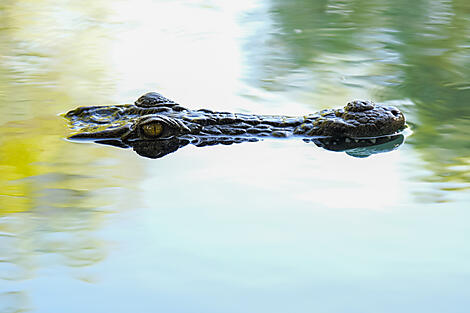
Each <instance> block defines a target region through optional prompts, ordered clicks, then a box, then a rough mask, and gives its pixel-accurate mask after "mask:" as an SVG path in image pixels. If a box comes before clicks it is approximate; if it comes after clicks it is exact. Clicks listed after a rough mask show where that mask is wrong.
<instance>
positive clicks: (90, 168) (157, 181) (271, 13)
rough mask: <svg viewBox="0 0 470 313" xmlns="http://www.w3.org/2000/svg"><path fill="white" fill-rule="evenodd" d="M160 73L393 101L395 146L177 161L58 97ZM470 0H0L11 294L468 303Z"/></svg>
mask: <svg viewBox="0 0 470 313" xmlns="http://www.w3.org/2000/svg"><path fill="white" fill-rule="evenodd" d="M148 91H158V92H161V93H162V94H163V95H165V96H168V97H169V98H171V99H174V100H176V101H177V102H179V103H182V104H183V105H184V106H186V107H189V108H207V109H213V110H220V111H229V112H242V113H259V114H282V115H292V116H298V115H303V114H307V113H311V112H315V111H318V110H320V109H324V108H336V107H341V106H343V105H344V104H346V103H347V102H348V101H351V100H353V99H371V100H373V101H375V102H377V103H382V104H389V105H394V106H396V107H398V108H399V109H400V110H401V111H402V112H404V113H405V115H406V117H407V123H408V126H409V131H408V133H407V137H406V140H405V142H404V143H403V144H402V145H401V146H400V147H398V148H397V149H395V150H393V151H391V152H387V153H380V154H374V155H371V156H369V157H366V158H355V157H352V156H351V155H348V154H346V153H344V152H332V151H327V150H325V149H321V148H319V147H316V146H315V145H314V144H312V143H305V142H302V141H301V140H288V139H287V140H285V139H277V140H276V139H267V140H263V141H261V142H253V143H241V144H234V145H229V146H223V145H218V146H211V147H195V146H191V145H188V146H185V147H183V148H181V149H179V150H178V151H177V152H175V153H171V154H168V155H167V156H165V157H164V158H161V159H156V160H154V159H149V158H144V157H141V156H139V155H138V154H136V153H135V152H134V151H132V150H131V149H120V148H116V147H112V146H107V145H98V144H94V143H87V142H71V141H68V140H66V139H65V138H66V137H67V136H68V135H70V133H71V132H70V129H69V124H68V122H67V120H66V119H64V118H63V116H62V115H61V114H63V113H64V112H67V111H69V110H71V109H73V108H75V107H77V106H82V105H103V104H114V103H132V102H133V101H134V100H135V99H136V98H137V97H139V96H140V95H141V94H143V93H145V92H148ZM469 100H470V2H468V1H466V0H446V1H444V0H441V1H434V0H427V1H412V2H409V1H408V2H405V1H390V0H378V1H375V0H374V1H359V0H351V1H345V0H343V1H339V0H338V1H334V0H318V1H306V0H291V1H278V0H242V1H237V2H233V3H218V2H216V1H184V0H181V1H163V0H160V1H151V0H144V1H134V2H132V3H131V2H125V1H107V0H104V1H81V2H63V3H59V2H54V1H37V2H30V1H3V2H0V312H1V313H4V312H5V313H11V312H110V311H112V312H156V311H162V312H329V313H330V312H348V313H350V312H361V313H362V312H374V313H376V312H427V313H428V312H451V313H456V312H467V311H468V309H467V308H468V307H469V305H470V300H469V297H468V290H469V287H468V285H469V284H470V265H469V262H468V259H469V258H470V249H469V247H468V244H467V238H468V237H469V236H470V227H469V222H468V221H469V220H470V213H469V208H470V205H469V203H470V192H469V190H470V141H469V138H470V105H469V103H470V101H469Z"/></svg>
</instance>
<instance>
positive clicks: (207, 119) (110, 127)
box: [65, 92, 405, 154]
mask: <svg viewBox="0 0 470 313" xmlns="http://www.w3.org/2000/svg"><path fill="white" fill-rule="evenodd" d="M65 116H66V118H68V119H70V121H71V122H72V126H73V128H74V129H75V130H77V131H78V132H77V133H76V134H74V135H72V136H70V139H92V140H95V141H99V142H101V143H108V144H113V145H117V146H121V147H126V146H127V147H128V146H132V147H134V149H135V147H136V146H139V147H140V148H139V149H140V150H148V149H150V147H151V146H153V147H155V146H158V145H159V144H158V143H155V142H156V141H158V142H160V143H161V142H162V141H163V140H166V141H167V142H166V144H164V145H163V146H165V147H166V148H168V147H170V146H171V149H173V148H175V147H181V146H183V145H185V144H187V143H192V144H195V145H197V146H203V145H213V144H230V143H237V142H244V141H257V140H259V139H260V138H263V137H269V136H270V137H297V138H302V139H304V140H305V141H313V142H315V143H316V144H317V145H320V146H322V147H325V148H327V149H328V146H329V144H325V142H328V143H332V144H331V145H333V146H336V147H333V146H332V149H330V150H339V151H342V150H346V149H348V148H356V147H358V146H364V142H367V145H369V146H370V145H373V144H376V143H377V141H378V142H379V143H384V141H387V140H393V139H396V136H397V135H398V132H399V131H401V130H402V129H403V128H404V127H405V117H404V115H403V114H402V113H401V112H400V111H399V110H398V109H397V108H395V107H391V106H383V105H375V104H374V103H372V102H370V101H353V102H350V103H348V104H347V105H346V106H345V107H344V108H341V109H327V110H322V111H320V112H318V113H313V114H308V115H305V116H300V117H288V116H276V115H252V114H241V113H228V112H213V111H210V110H206V109H201V110H190V109H186V108H184V107H182V106H180V105H179V104H177V103H175V102H174V101H171V100H169V99H167V98H165V97H163V96H162V95H160V94H158V93H154V92H151V93H147V94H145V95H143V96H142V97H140V98H139V99H138V100H137V101H136V102H135V104H127V105H110V106H89V107H79V108H77V109H75V110H72V111H70V112H68V113H67V114H66V115H65ZM392 136H393V137H392ZM365 138H367V140H364V139H365ZM152 141H153V142H154V143H153V144H151V143H150V142H152ZM170 141H171V142H170ZM359 142H361V143H359ZM144 145H146V146H147V148H148V149H144ZM160 146H161V145H160ZM343 148H344V149H343ZM160 149H161V147H160ZM171 149H169V150H171ZM176 149H177V148H176ZM154 150H155V149H154ZM172 151H175V149H174V150H172ZM172 151H170V152H172ZM168 153H169V152H168ZM157 154H158V153H157Z"/></svg>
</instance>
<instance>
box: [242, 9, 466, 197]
mask: <svg viewBox="0 0 470 313" xmlns="http://www.w3.org/2000/svg"><path fill="white" fill-rule="evenodd" d="M299 8H302V9H299ZM266 13H269V14H270V16H271V17H272V21H273V24H274V26H273V28H274V29H276V30H277V31H276V32H265V31H264V29H260V30H259V31H258V32H257V33H256V37H253V41H251V39H250V40H249V41H248V44H247V47H251V46H253V49H252V50H251V51H249V52H247V53H248V54H249V56H250V58H249V59H248V61H249V62H250V60H251V61H253V62H252V63H251V72H250V74H251V75H250V79H249V81H250V82H251V83H253V84H257V85H258V86H259V87H261V88H265V89H267V90H272V89H274V90H284V91H285V90H290V91H291V92H293V93H295V92H298V93H304V92H305V90H309V91H311V90H312V89H313V90H315V92H312V93H310V94H308V95H303V98H304V99H305V98H306V99H312V100H311V101H312V102H321V103H327V105H332V106H335V105H337V103H338V101H337V100H335V99H337V98H338V99H343V98H344V97H362V96H366V97H372V98H374V99H377V101H393V103H394V104H396V105H398V106H400V107H401V108H402V109H403V110H404V111H405V112H406V113H407V117H408V121H409V124H410V125H411V127H412V129H413V131H414V135H413V136H412V137H411V138H410V139H409V140H408V144H411V145H412V146H413V147H414V149H415V150H416V151H417V152H419V154H420V155H421V157H422V159H423V161H424V162H423V163H422V165H421V166H423V167H424V168H426V169H429V170H431V171H432V174H431V175H430V176H428V177H423V178H421V179H423V180H424V181H430V182H442V183H446V182H454V183H457V184H456V185H453V187H451V186H449V185H446V184H444V185H443V186H442V188H443V189H445V188H448V189H449V190H465V189H468V188H470V141H469V140H468V138H469V135H470V105H469V101H470V41H469V38H470V18H469V13H470V3H469V2H468V1H466V0H454V1H412V2H408V1H385V0H383V1H326V0H325V1H306V0H294V1H275V0H274V1H271V3H270V5H268V6H267V9H265V11H263V12H262V13H258V14H259V15H261V14H266ZM257 17H259V16H257V15H254V17H253V19H254V18H257ZM260 37H261V39H260ZM254 40H256V42H257V45H255V42H254ZM260 43H261V44H260Z"/></svg>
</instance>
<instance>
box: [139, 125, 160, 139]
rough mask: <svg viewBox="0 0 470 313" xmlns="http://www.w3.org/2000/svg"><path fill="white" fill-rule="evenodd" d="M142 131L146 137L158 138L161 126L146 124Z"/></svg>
mask: <svg viewBox="0 0 470 313" xmlns="http://www.w3.org/2000/svg"><path fill="white" fill-rule="evenodd" d="M142 130H143V132H144V134H145V135H146V136H149V137H158V136H160V134H161V133H162V131H163V125H162V124H160V123H148V124H145V125H143V126H142Z"/></svg>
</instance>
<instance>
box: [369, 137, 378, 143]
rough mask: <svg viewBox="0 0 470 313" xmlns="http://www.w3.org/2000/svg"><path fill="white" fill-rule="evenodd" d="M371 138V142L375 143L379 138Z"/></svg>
mask: <svg viewBox="0 0 470 313" xmlns="http://www.w3.org/2000/svg"><path fill="white" fill-rule="evenodd" d="M369 140H370V142H372V143H375V142H376V141H377V139H375V138H372V139H369Z"/></svg>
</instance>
